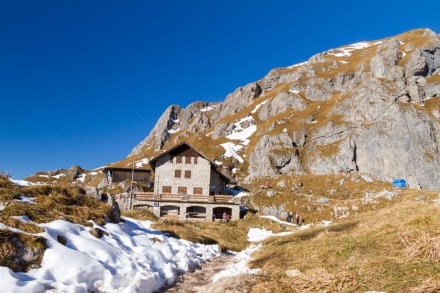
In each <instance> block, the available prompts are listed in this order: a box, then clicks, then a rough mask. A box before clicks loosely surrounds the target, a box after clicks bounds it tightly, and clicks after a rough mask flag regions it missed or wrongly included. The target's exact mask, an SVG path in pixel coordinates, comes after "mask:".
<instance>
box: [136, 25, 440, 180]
mask: <svg viewBox="0 0 440 293" xmlns="http://www.w3.org/2000/svg"><path fill="white" fill-rule="evenodd" d="M439 68H440V39H439V36H438V35H437V34H435V33H434V32H433V31H431V30H429V29H417V30H412V31H409V32H405V33H403V34H400V35H397V36H394V37H389V38H385V39H382V40H376V41H368V42H360V43H356V44H351V45H346V46H342V47H339V48H335V49H330V50H328V51H325V52H323V53H319V54H316V55H314V56H312V57H311V58H310V59H309V60H307V61H306V62H303V63H300V64H296V65H292V66H289V67H286V68H276V69H273V70H271V71H269V73H268V74H267V75H266V76H264V77H263V78H262V79H260V80H258V81H255V82H251V83H249V84H247V85H244V86H242V87H239V88H238V89H236V90H235V91H234V92H232V93H231V94H229V95H228V96H227V97H226V99H225V100H224V101H223V102H217V103H209V102H201V101H198V102H194V103H192V104H190V105H189V106H187V107H186V108H182V107H180V106H178V105H171V106H170V107H168V108H167V109H166V110H165V112H164V113H163V114H162V116H161V117H160V119H159V120H158V122H157V123H156V125H155V126H154V128H153V129H152V131H151V132H150V133H149V135H148V136H147V137H146V138H145V139H144V140H143V141H142V142H140V143H139V144H138V145H137V146H136V147H135V148H134V149H133V150H132V152H131V153H130V154H129V157H139V156H142V157H145V156H146V157H151V156H154V155H155V154H157V153H159V152H160V151H161V150H163V149H166V148H167V147H170V146H172V145H174V144H176V143H179V142H181V141H183V140H185V141H188V142H190V143H192V144H194V145H195V146H196V147H197V148H198V149H200V150H201V151H203V152H204V153H206V154H208V155H209V156H211V157H212V158H213V159H215V160H216V161H217V162H219V166H220V165H221V167H222V168H223V169H224V170H229V172H230V174H231V175H233V176H234V177H236V179H238V180H241V181H244V182H247V183H251V182H252V181H253V180H255V179H258V178H260V177H274V176H275V177H276V176H279V175H282V174H293V175H294V174H302V173H313V174H329V173H335V172H338V170H339V169H341V168H344V169H345V168H348V169H351V170H359V171H360V172H365V173H369V174H373V175H377V176H385V177H389V178H393V177H404V178H406V179H407V180H408V182H409V184H410V185H411V186H413V187H414V186H421V187H423V188H430V189H438V188H440V183H438V182H440V180H438V179H440V178H439V175H438V174H439V172H437V171H436V170H437V168H436V166H438V163H439V162H440V155H439V145H438V141H439V140H438V137H439V134H440V126H439V118H440V102H439V95H440V74H439V72H440V69H439ZM246 117H251V118H252V119H247V120H246V122H244V123H246V125H238V124H237V123H239V122H240V121H242V119H244V118H246ZM251 125H255V126H256V128H257V129H258V130H257V131H256V132H255V133H253V134H252V135H251V136H250V137H248V138H246V140H245V141H240V140H237V139H229V138H228V136H231V134H233V133H236V132H237V131H239V130H240V129H239V128H241V131H243V129H246V128H247V127H249V126H251ZM225 143H232V144H233V145H234V147H235V149H236V156H229V157H228V156H227V155H226V154H227V150H226V148H225V147H222V145H224V144H225ZM234 147H233V148H234ZM238 157H241V158H245V159H244V160H243V161H241V162H240V160H239V159H237V158H238ZM392 158H395V159H392Z"/></svg>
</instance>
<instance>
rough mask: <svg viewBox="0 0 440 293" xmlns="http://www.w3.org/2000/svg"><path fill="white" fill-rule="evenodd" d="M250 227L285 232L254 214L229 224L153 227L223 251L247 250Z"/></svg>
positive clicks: (166, 222)
mask: <svg viewBox="0 0 440 293" xmlns="http://www.w3.org/2000/svg"><path fill="white" fill-rule="evenodd" d="M250 227H261V228H265V229H268V230H272V231H274V232H281V231H284V230H285V228H284V227H283V226H282V225H280V224H278V223H275V222H273V221H270V220H268V219H264V218H260V217H258V216H255V215H252V214H249V215H247V216H246V217H245V219H243V220H240V221H232V222H228V223H224V222H195V223H191V222H179V221H172V220H162V221H159V222H157V223H155V224H154V225H153V228H154V229H158V230H161V231H163V232H166V233H169V235H170V236H173V237H177V238H182V239H186V240H189V241H191V242H195V243H204V244H218V245H219V246H220V247H221V248H222V250H223V251H226V250H233V251H240V250H243V249H245V248H246V247H247V246H248V245H249V243H248V242H247V233H248V230H249V228H250Z"/></svg>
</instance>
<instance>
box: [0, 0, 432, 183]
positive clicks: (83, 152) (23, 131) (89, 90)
mask: <svg viewBox="0 0 440 293" xmlns="http://www.w3.org/2000/svg"><path fill="white" fill-rule="evenodd" d="M439 10H440V4H439V2H438V1H434V0H432V1H423V0H421V1H417V2H414V1H366V2H363V3H361V2H359V1H301V0H278V1H277V0H275V1H260V0H253V1H248V0H245V1H240V0H221V1H220V0H218V1H217V0H215V1H206V0H205V1H201V0H194V1H181V0H175V1H171V0H169V1H166V0H155V1H149V0H142V1H141V0H138V1H136V0H134V1H122V0H120V1H112V0H47V1H46V0H42V1H31V0H28V1H24V0H17V1H0V101H1V104H0V171H2V172H6V173H8V174H10V175H12V177H13V178H15V179H22V178H24V177H26V176H29V175H31V174H33V173H35V172H37V171H49V170H56V169H58V168H69V167H71V166H73V165H79V166H81V167H83V168H85V169H94V168H97V167H100V166H103V165H105V164H108V163H111V162H115V161H118V160H120V159H122V158H124V157H126V156H127V155H128V153H129V152H130V151H131V150H132V148H133V147H135V146H136V145H137V144H138V143H139V142H140V141H141V140H142V139H143V138H144V137H145V136H147V135H148V133H149V132H150V131H151V129H152V128H153V126H154V124H155V123H156V121H157V119H158V118H159V117H160V115H161V114H162V112H163V111H164V110H165V109H166V108H167V107H168V106H169V105H172V104H179V105H181V106H184V107H186V106H187V105H189V104H190V103H192V102H194V101H200V100H202V101H223V100H224V99H225V97H226V95H227V94H229V93H231V92H232V91H234V90H235V89H236V88H237V87H239V86H243V85H245V84H247V83H249V82H253V81H256V80H258V79H260V78H262V77H263V76H264V75H265V74H267V72H268V71H269V70H271V69H273V68H276V67H284V66H289V65H292V64H295V63H299V62H302V61H305V60H307V59H308V58H309V57H311V56H312V55H314V54H316V53H319V52H322V51H325V50H327V49H330V48H334V47H339V46H342V45H346V44H351V43H355V42H358V41H364V40H365V41H368V40H375V39H380V38H384V37H388V36H392V35H396V34H399V33H402V32H405V31H408V30H411V29H415V28H431V29H432V30H434V31H435V32H437V33H440V17H438V11H439Z"/></svg>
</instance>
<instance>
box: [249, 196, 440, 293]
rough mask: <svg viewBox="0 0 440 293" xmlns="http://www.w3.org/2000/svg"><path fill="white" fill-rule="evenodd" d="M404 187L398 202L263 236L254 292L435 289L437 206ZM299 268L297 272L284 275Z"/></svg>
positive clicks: (439, 221)
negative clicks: (326, 223)
mask: <svg viewBox="0 0 440 293" xmlns="http://www.w3.org/2000/svg"><path fill="white" fill-rule="evenodd" d="M431 198H432V194H431V193H428V195H427V197H426V199H425V200H423V201H419V200H416V196H415V194H414V192H412V193H411V192H407V194H405V195H404V197H403V199H402V201H401V202H399V203H395V204H393V205H392V206H390V207H384V208H383V209H380V210H375V211H368V212H365V213H363V214H360V215H357V216H356V217H353V218H352V219H349V218H347V219H345V220H343V221H340V222H339V221H338V222H337V223H335V224H333V225H331V226H328V227H318V228H313V229H310V230H307V231H301V232H299V233H296V234H294V235H291V236H287V237H283V238H275V239H274V238H272V239H269V240H266V241H265V247H264V248H263V249H262V250H261V251H259V252H258V253H257V254H256V255H255V259H254V260H253V262H252V266H253V267H258V268H262V269H263V274H262V277H261V278H259V280H258V283H257V284H256V286H254V288H253V289H252V292H268V289H267V288H271V289H272V290H274V291H276V292H365V291H369V290H380V291H386V292H424V291H423V290H426V292H437V291H438V290H440V286H439V282H438V281H437V279H436V276H438V274H440V264H439V251H440V250H439V247H440V246H439V232H438V231H440V213H439V207H438V206H435V205H433V203H432V201H431ZM289 269H298V270H299V271H300V272H301V274H300V275H299V276H297V277H287V276H286V275H285V272H286V271H287V270H289Z"/></svg>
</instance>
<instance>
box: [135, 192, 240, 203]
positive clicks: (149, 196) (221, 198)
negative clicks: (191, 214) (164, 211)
mask: <svg viewBox="0 0 440 293" xmlns="http://www.w3.org/2000/svg"><path fill="white" fill-rule="evenodd" d="M232 198H233V196H232V195H226V194H216V195H189V194H169V193H162V194H155V193H153V192H136V193H135V199H136V200H140V201H142V200H154V201H156V200H157V201H195V202H196V201H199V202H200V201H201V202H230V201H232Z"/></svg>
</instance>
